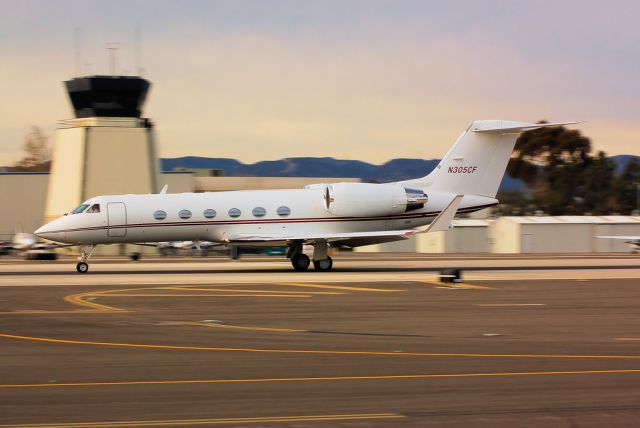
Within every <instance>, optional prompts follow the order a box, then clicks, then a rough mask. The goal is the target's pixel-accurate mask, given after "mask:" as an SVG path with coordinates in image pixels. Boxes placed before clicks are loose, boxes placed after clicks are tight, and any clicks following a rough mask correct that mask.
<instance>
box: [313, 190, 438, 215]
mask: <svg viewBox="0 0 640 428" xmlns="http://www.w3.org/2000/svg"><path fill="white" fill-rule="evenodd" d="M321 186H322V187H323V198H324V201H323V202H324V207H325V209H326V210H327V211H329V212H330V213H332V214H335V215H338V216H341V217H377V216H387V215H393V214H401V213H404V212H406V211H410V210H413V209H418V208H422V207H423V206H424V204H425V203H426V202H427V195H425V194H424V192H423V191H422V190H416V189H405V188H404V187H402V186H399V185H397V184H373V183H333V184H322V185H311V186H308V188H318V187H321Z"/></svg>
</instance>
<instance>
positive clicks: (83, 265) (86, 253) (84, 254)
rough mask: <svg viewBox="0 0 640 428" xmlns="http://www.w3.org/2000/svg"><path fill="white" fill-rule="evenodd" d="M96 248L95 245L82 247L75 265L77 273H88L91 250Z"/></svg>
mask: <svg viewBox="0 0 640 428" xmlns="http://www.w3.org/2000/svg"><path fill="white" fill-rule="evenodd" d="M94 248H96V246H95V245H89V246H88V247H82V250H81V251H80V257H78V260H79V262H78V264H77V265H76V270H77V271H78V273H87V272H88V271H89V263H87V262H88V261H89V257H91V254H92V253H93V249H94Z"/></svg>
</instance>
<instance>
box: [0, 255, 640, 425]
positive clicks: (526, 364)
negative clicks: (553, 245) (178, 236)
mask: <svg viewBox="0 0 640 428" xmlns="http://www.w3.org/2000/svg"><path fill="white" fill-rule="evenodd" d="M417 260H418V261H416V259H415V258H411V259H408V260H405V261H403V260H399V259H393V258H389V259H388V260H387V259H383V258H381V259H380V260H378V261H376V258H375V256H368V257H363V258H353V259H349V260H344V264H343V265H340V258H339V257H338V258H336V266H337V267H338V266H343V268H342V269H343V270H342V271H340V269H338V270H337V271H335V272H331V273H314V272H307V273H293V272H288V270H287V265H286V263H279V262H272V261H261V260H248V261H247V260H245V261H244V262H231V263H228V262H217V263H214V264H212V265H211V266H212V267H210V266H209V265H206V264H202V263H200V262H198V263H196V262H187V263H185V262H180V261H173V262H166V263H150V262H147V263H146V264H133V263H128V262H122V261H121V262H117V261H109V262H104V263H95V264H93V265H92V270H91V272H90V273H89V274H86V275H79V274H76V273H75V271H72V270H73V266H72V265H69V264H64V263H53V264H51V263H34V264H29V265H27V264H21V263H10V262H4V263H3V264H2V266H0V428H6V427H16V426H20V427H23V428H25V427H38V428H43V427H47V428H51V427H76V428H78V427H86V428H89V427H101V428H105V427H156V426H157V427H160V426H185V427H190V426H225V427H227V426H238V427H256V426H260V427H296V428H301V427H459V426H465V427H469V426H480V427H485V426H486V427H513V426H518V427H540V426H545V427H567V426H571V427H601V426H607V427H613V426H634V425H636V424H637V421H638V420H640V269H638V268H637V265H635V266H634V263H635V262H637V259H633V258H630V257H626V256H623V257H620V258H615V257H611V258H609V259H608V260H605V261H597V262H594V261H593V260H591V265H592V266H591V267H592V268H591V269H588V268H584V269H575V270H574V269H569V268H566V269H563V268H562V266H565V267H566V266H569V267H570V266H571V265H576V264H580V265H582V264H581V262H579V260H578V259H575V260H574V259H569V260H565V261H564V264H562V263H558V262H557V260H558V258H552V259H544V258H537V259H535V262H532V261H531V259H519V258H510V262H509V263H510V266H512V267H518V266H520V269H515V268H513V269H510V270H504V269H501V268H500V266H497V265H496V263H497V262H494V261H491V262H488V261H486V260H485V261H484V266H485V267H493V270H489V269H485V270H477V271H474V272H469V274H465V282H463V283H460V284H453V285H450V286H449V285H443V284H440V283H439V282H438V281H437V274H436V272H435V271H434V270H430V269H423V270H420V269H412V267H414V268H415V266H414V263H420V258H417ZM425 260H426V259H425ZM425 260H422V263H427V262H426V261H425ZM492 260H494V259H492ZM585 260H587V263H585V264H587V265H588V262H589V260H588V258H586V259H585ZM597 260H602V259H597ZM621 260H622V261H621ZM445 261H446V260H445V259H442V258H440V259H439V261H438V260H436V261H435V262H434V263H439V264H441V265H443V266H444V265H447V263H445ZM476 262H477V260H476V261H474V260H466V261H465V260H464V259H458V260H454V261H453V262H452V263H456V264H457V265H464V264H465V263H466V264H468V265H469V266H470V267H473V266H476V265H475V263H476ZM429 263H431V262H429ZM478 263H479V264H478V265H477V267H481V264H482V263H483V261H482V259H481V260H480V261H479V262H478ZM554 263H555V265H554ZM194 264H197V266H199V267H195V268H194ZM391 264H393V266H391ZM547 264H550V265H554V266H555V269H551V268H549V269H536V268H535V267H536V266H545V265H547ZM506 265H507V264H506V262H505V265H504V266H503V267H506ZM25 266H26V267H27V268H26V269H25V268H24V267H25ZM386 266H389V267H388V268H387V267H386ZM403 266H404V267H406V270H404V271H403V269H402V267H403ZM429 266H431V265H429ZM429 266H428V267H429ZM431 267H432V266H431ZM587 267H588V266H587ZM63 269H67V271H66V272H65V271H63ZM53 273H55V275H52V274H53Z"/></svg>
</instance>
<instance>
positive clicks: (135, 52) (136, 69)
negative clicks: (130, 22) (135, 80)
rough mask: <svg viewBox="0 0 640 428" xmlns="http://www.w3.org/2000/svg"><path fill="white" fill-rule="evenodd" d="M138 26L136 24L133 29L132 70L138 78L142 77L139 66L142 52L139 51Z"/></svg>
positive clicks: (139, 37) (139, 36) (139, 35)
mask: <svg viewBox="0 0 640 428" xmlns="http://www.w3.org/2000/svg"><path fill="white" fill-rule="evenodd" d="M140 39H141V34H140V26H139V25H138V24H136V26H135V28H134V29H133V69H134V72H135V73H137V74H138V76H142V67H141V66H140V59H141V57H142V51H141V49H140Z"/></svg>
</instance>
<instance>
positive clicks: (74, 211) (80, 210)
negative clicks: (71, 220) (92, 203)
mask: <svg viewBox="0 0 640 428" xmlns="http://www.w3.org/2000/svg"><path fill="white" fill-rule="evenodd" d="M88 206H89V204H82V205H80V206H79V207H78V208H76V209H75V210H73V211H71V214H80V213H81V212H82V211H84V210H86V209H87V207H88Z"/></svg>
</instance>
